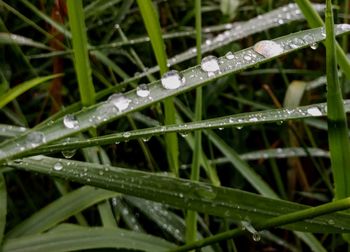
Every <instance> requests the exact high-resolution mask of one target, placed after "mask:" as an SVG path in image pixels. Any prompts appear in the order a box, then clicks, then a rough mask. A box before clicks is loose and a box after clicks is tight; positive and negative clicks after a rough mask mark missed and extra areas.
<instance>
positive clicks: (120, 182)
mask: <svg viewBox="0 0 350 252" xmlns="http://www.w3.org/2000/svg"><path fill="white" fill-rule="evenodd" d="M58 163H59V167H62V169H59V170H58V169H57V168H55V167H57V165H58ZM7 165H8V166H9V167H13V168H16V169H25V170H30V171H32V172H39V173H43V174H50V176H54V177H60V178H65V179H69V180H71V181H75V182H79V183H84V184H89V185H93V186H96V187H99V188H105V189H107V190H112V191H116V192H120V193H125V194H128V195H132V196H136V197H141V198H144V199H149V200H153V201H157V202H161V203H163V204H167V205H170V206H173V207H177V208H181V209H191V210H195V211H198V212H203V213H207V214H212V215H215V216H221V217H225V218H231V219H232V220H234V221H236V222H237V221H241V220H244V219H245V218H248V219H249V220H251V222H252V224H254V225H255V224H256V223H262V222H264V221H265V220H266V219H267V218H272V217H276V216H280V215H283V214H287V213H291V212H295V211H299V210H304V209H307V208H309V207H308V206H305V205H301V204H297V203H293V202H289V201H283V200H275V199H270V198H266V197H263V196H260V195H256V194H252V193H248V192H244V191H241V190H236V189H231V188H227V187H216V186H212V185H209V184H206V183H201V182H192V181H190V180H185V179H178V178H171V177H166V176H164V175H157V174H152V173H147V172H141V171H136V170H130V169H124V168H118V167H112V166H108V165H99V164H93V163H86V162H79V161H72V160H60V159H55V158H47V157H40V160H38V157H36V158H35V159H33V158H27V159H23V160H19V161H13V162H9V163H8V164H7ZM81 173H86V175H85V176H83V177H81V176H80V174H81ZM175 188H176V191H175V190H174V189H175ZM329 219H332V222H331V223H330V222H329ZM284 228H286V229H291V230H297V231H305V230H307V232H315V233H320V232H321V233H322V232H323V233H337V232H340V233H344V232H345V233H346V232H350V215H348V214H343V213H341V214H340V213H336V214H331V215H325V216H322V217H317V218H314V219H310V220H307V221H304V222H296V223H293V224H289V225H287V226H285V227H284Z"/></svg>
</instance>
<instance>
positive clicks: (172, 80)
mask: <svg viewBox="0 0 350 252" xmlns="http://www.w3.org/2000/svg"><path fill="white" fill-rule="evenodd" d="M161 83H162V86H163V87H164V88H165V89H177V88H179V87H180V86H182V85H183V84H185V78H184V77H183V75H182V74H181V73H179V72H178V71H176V70H171V71H169V72H166V73H165V74H164V75H163V76H162V79H161Z"/></svg>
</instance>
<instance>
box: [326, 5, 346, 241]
mask: <svg viewBox="0 0 350 252" xmlns="http://www.w3.org/2000/svg"><path fill="white" fill-rule="evenodd" d="M326 3H327V8H326V32H327V39H326V63H327V65H326V66H327V87H328V88H327V110H328V112H327V113H328V141H329V150H330V154H331V164H332V171H333V177H334V185H335V198H336V199H343V198H346V197H348V196H349V195H350V178H349V172H348V166H349V164H350V155H349V153H350V142H349V138H348V125H347V118H346V114H345V111H344V105H343V98H342V92H341V90H340V85H339V79H338V69H337V57H336V56H338V57H339V54H336V47H335V46H336V40H335V36H334V24H333V11H332V3H331V1H330V0H327V1H326ZM343 70H345V69H343ZM348 238H349V236H348Z"/></svg>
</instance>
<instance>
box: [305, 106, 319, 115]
mask: <svg viewBox="0 0 350 252" xmlns="http://www.w3.org/2000/svg"><path fill="white" fill-rule="evenodd" d="M307 113H308V114H310V115H312V116H321V115H322V112H321V110H320V109H319V108H317V107H314V108H309V109H307Z"/></svg>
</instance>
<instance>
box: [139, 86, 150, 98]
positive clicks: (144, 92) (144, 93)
mask: <svg viewBox="0 0 350 252" xmlns="http://www.w3.org/2000/svg"><path fill="white" fill-rule="evenodd" d="M136 94H137V96H139V97H147V96H149V94H150V92H149V89H148V86H147V85H146V84H141V85H138V87H137V89H136Z"/></svg>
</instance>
